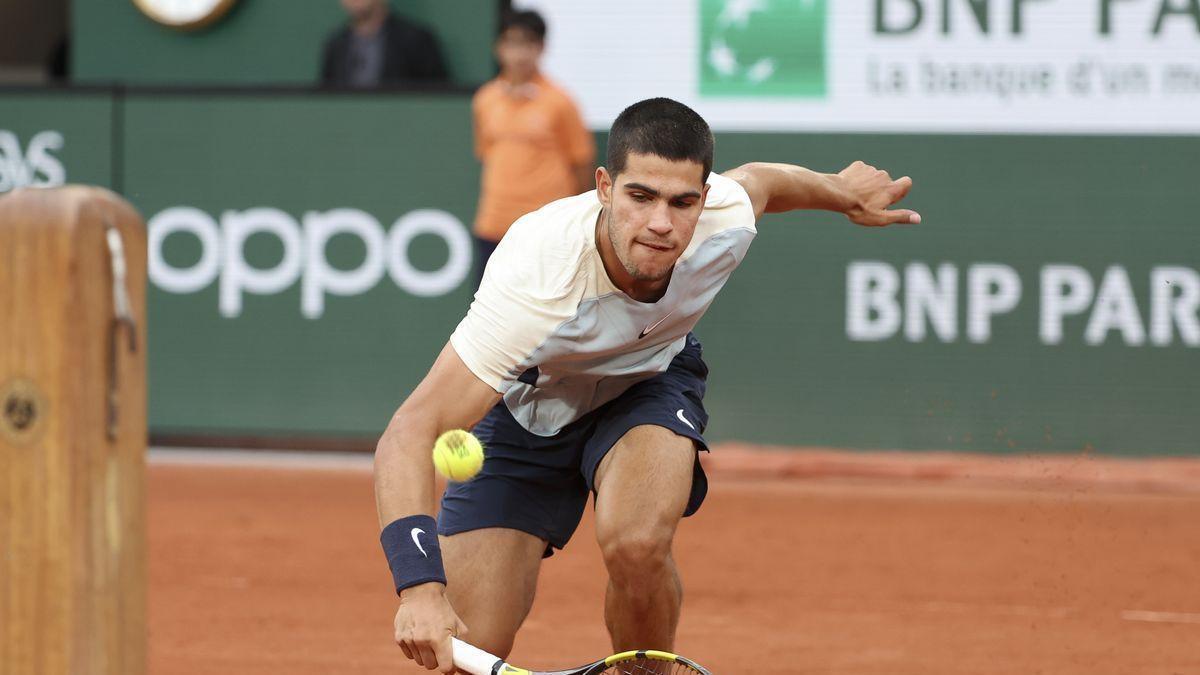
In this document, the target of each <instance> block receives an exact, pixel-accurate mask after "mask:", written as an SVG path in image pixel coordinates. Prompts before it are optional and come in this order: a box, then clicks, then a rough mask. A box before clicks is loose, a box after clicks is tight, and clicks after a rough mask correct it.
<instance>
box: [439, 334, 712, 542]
mask: <svg viewBox="0 0 1200 675" xmlns="http://www.w3.org/2000/svg"><path fill="white" fill-rule="evenodd" d="M707 377H708V366H706V365H705V364H704V360H703V358H701V347H700V341H699V340H697V339H696V338H695V337H694V336H693V335H691V334H688V336H687V342H686V344H685V346H684V348H683V351H681V352H679V354H677V355H676V356H675V358H674V359H673V360H672V361H671V364H670V366H668V368H667V370H666V371H665V372H663V373H660V374H658V375H655V376H654V377H652V378H650V379H648V380H643V381H641V382H638V383H637V384H635V385H633V386H632V387H630V388H629V389H627V390H626V391H625V392H624V393H623V394H621V395H620V396H618V397H617V398H615V399H613V400H612V401H609V402H608V403H606V404H604V405H603V406H601V407H599V408H597V409H596V410H593V411H592V412H590V413H588V414H587V415H584V416H583V417H581V418H579V419H578V420H576V421H574V422H572V423H571V424H569V425H567V426H566V427H564V428H563V429H562V431H560V432H558V434H556V435H554V436H551V437H545V436H538V435H536V434H533V433H530V432H529V431H526V430H525V428H524V427H522V426H521V425H520V424H518V423H517V421H516V420H515V419H513V416H512V414H510V413H509V412H508V408H507V407H506V406H505V405H504V402H503V401H501V402H500V403H499V404H498V405H496V407H495V408H492V410H491V412H489V413H488V414H487V416H486V417H484V418H483V419H482V420H481V421H480V422H479V424H477V425H475V429H474V433H475V435H476V436H478V437H479V440H480V441H481V442H482V443H483V446H484V448H485V452H486V453H487V460H486V461H485V462H484V463H483V470H482V471H481V472H480V473H479V475H477V476H475V478H472V479H471V480H469V481H467V482H465V483H451V484H450V485H449V487H447V488H446V493H445V495H443V497H442V510H441V513H440V514H439V515H438V532H439V533H441V534H443V535H452V534H458V533H459V532H466V531H468V530H478V529H481V528H485V527H506V528H511V529H515V530H521V531H523V532H528V533H530V534H532V535H534V536H536V537H539V538H541V539H545V540H546V541H548V542H549V546H547V547H546V555H547V556H549V555H551V554H552V553H553V549H555V548H562V547H564V546H566V545H567V541H569V540H570V539H571V535H572V534H573V533H574V532H575V528H576V527H578V525H579V520H580V518H582V517H583V509H584V507H585V506H586V505H587V499H588V493H589V492H595V489H596V486H595V476H596V468H597V467H599V466H600V460H602V459H604V455H606V454H607V453H608V451H609V449H610V448H612V447H613V446H614V445H616V443H617V441H619V440H620V439H621V437H622V436H624V435H625V433H626V432H628V431H629V430H630V429H632V428H634V427H636V426H641V425H645V424H652V425H655V426H660V427H664V428H667V429H670V430H671V431H674V432H675V433H677V434H679V435H680V436H686V437H687V438H690V439H692V440H693V441H695V442H696V447H697V448H698V449H700V450H708V445H707V443H705V441H704V436H702V435H701V434H702V433H703V431H704V427H705V426H707V425H708V413H707V412H705V410H704V389H705V380H706V378H707ZM707 493H708V479H707V478H705V476H704V470H703V469H702V468H701V467H700V460H699V458H697V459H696V464H695V469H694V470H693V473H692V491H691V495H690V497H689V498H688V505H687V509H686V510H685V512H684V514H683V515H685V516H690V515H692V514H693V513H695V512H696V511H697V510H698V509H699V508H700V504H701V503H702V502H703V501H704V495H705V494H707Z"/></svg>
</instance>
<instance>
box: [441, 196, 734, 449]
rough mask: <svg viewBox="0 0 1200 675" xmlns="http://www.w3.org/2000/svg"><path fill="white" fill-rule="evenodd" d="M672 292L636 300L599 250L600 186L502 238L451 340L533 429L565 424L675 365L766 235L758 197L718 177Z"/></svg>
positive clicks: (527, 219) (529, 218) (548, 430)
mask: <svg viewBox="0 0 1200 675" xmlns="http://www.w3.org/2000/svg"><path fill="white" fill-rule="evenodd" d="M708 183H709V186H710V187H709V190H708V196H707V198H706V199H705V202H704V210H703V211H702V212H701V215H700V221H699V223H698V224H697V225H696V232H695V234H694V235H693V237H692V241H691V242H690V243H689V245H688V247H687V249H686V250H685V251H684V253H683V255H682V256H680V258H679V260H678V261H676V263H675V271H674V272H673V273H672V276H671V282H670V284H669V285H668V287H667V292H666V294H665V295H664V296H663V297H662V298H661V299H659V300H658V301H657V302H653V303H646V302H638V301H636V300H634V299H632V298H630V297H629V296H628V295H626V294H625V293H624V292H623V291H621V290H620V289H619V288H617V287H616V286H614V285H613V283H612V281H611V280H610V279H609V277H608V273H607V272H605V270H604V263H603V262H602V261H601V259H600V252H599V251H598V250H597V249H596V218H597V216H599V214H600V209H601V205H600V200H599V199H598V198H597V196H596V192H595V191H594V190H593V191H591V192H587V193H584V194H581V195H578V196H576V197H568V198H566V199H560V200H558V201H556V202H552V203H550V204H548V205H546V206H544V207H542V208H541V209H539V210H537V211H535V212H533V213H530V214H528V215H526V216H524V217H522V218H521V219H520V220H518V221H517V222H516V223H515V224H513V226H512V229H510V230H509V231H508V233H507V234H506V235H505V236H504V239H503V240H502V241H501V242H500V245H499V246H498V247H497V248H496V252H495V253H494V254H493V255H492V257H491V260H490V261H489V262H488V265H487V269H486V271H485V272H484V276H483V283H482V284H481V286H480V288H479V292H478V293H476V294H475V301H474V302H472V303H471V308H470V310H469V311H468V312H467V316H466V318H464V319H463V320H462V322H461V323H459V324H458V328H457V329H455V331H454V334H453V335H451V337H450V343H451V345H453V347H454V350H455V352H457V353H458V355H459V357H460V358H461V359H462V360H463V362H464V363H465V364H466V365H467V367H468V368H470V370H471V372H473V373H474V374H475V375H476V376H478V377H479V379H481V380H483V381H484V382H485V383H487V384H488V385H489V386H491V387H492V388H493V389H495V390H496V391H497V392H499V393H501V394H503V395H504V403H505V405H507V406H508V409H509V411H510V412H511V413H512V415H513V417H514V418H515V419H516V420H517V421H518V422H519V423H520V424H521V426H523V427H524V428H525V429H527V430H528V431H530V432H532V433H534V434H537V435H539V436H553V435H554V434H556V433H558V431H559V430H560V429H562V428H563V427H564V426H566V425H567V424H570V423H571V422H573V421H575V420H576V419H578V418H579V417H581V416H583V415H584V414H586V413H588V412H590V411H592V410H594V409H596V408H598V407H600V406H601V405H603V404H605V403H607V402H609V401H611V400H612V399H614V398H616V397H617V396H619V395H620V394H621V393H622V392H624V391H625V390H626V389H628V388H629V387H630V386H632V385H633V384H635V383H637V382H639V381H641V380H644V379H647V378H649V377H653V376H654V375H656V374H658V373H661V372H663V371H665V370H666V369H667V366H668V365H669V364H670V363H671V359H673V358H674V357H675V355H676V354H678V353H679V352H680V351H681V350H682V349H683V346H684V340H685V338H686V336H687V334H688V332H689V331H691V330H692V328H693V327H694V326H695V325H696V322H697V321H699V320H700V317H702V316H703V315H704V312H705V311H706V310H707V309H708V306H709V305H710V304H712V301H713V299H714V298H715V297H716V295H717V292H718V291H720V290H721V287H722V286H724V285H725V282H726V280H728V279H729V275H730V274H731V273H732V272H733V270H734V269H735V268H736V267H737V266H738V264H740V263H741V262H742V259H743V258H744V257H745V255H746V251H747V250H748V249H749V247H750V242H751V241H752V240H753V239H754V235H755V234H757V230H756V229H755V227H754V209H753V207H752V206H751V205H750V197H749V195H747V194H746V190H745V189H744V188H742V186H741V185H740V184H739V183H738V182H737V181H734V180H732V179H730V178H726V177H724V176H721V175H719V174H711V175H710V176H709V179H708Z"/></svg>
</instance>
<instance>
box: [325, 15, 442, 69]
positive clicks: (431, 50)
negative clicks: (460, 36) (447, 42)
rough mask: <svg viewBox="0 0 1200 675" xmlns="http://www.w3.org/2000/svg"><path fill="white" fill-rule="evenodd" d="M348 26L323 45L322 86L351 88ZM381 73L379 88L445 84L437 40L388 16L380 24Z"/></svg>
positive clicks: (428, 32) (419, 28)
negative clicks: (420, 83)
mask: <svg viewBox="0 0 1200 675" xmlns="http://www.w3.org/2000/svg"><path fill="white" fill-rule="evenodd" d="M351 30H352V29H351V28H350V26H344V27H342V28H339V29H338V30H336V31H334V32H333V34H332V35H330V37H329V39H328V40H326V41H325V50H324V54H323V56H322V59H321V84H324V85H327V86H334V87H337V86H347V85H349V84H350V38H351ZM381 30H382V31H383V44H384V47H383V72H382V74H381V76H380V82H379V83H380V84H381V85H397V84H404V83H405V82H413V81H423V82H445V81H447V79H448V75H447V73H446V64H445V62H443V61H442V49H441V46H440V45H439V44H438V40H437V37H436V36H435V35H434V34H433V33H431V32H430V31H429V30H427V29H425V28H423V27H421V26H419V25H417V24H415V23H413V22H411V21H408V20H406V19H402V18H400V17H398V16H396V15H394V14H389V15H388V18H387V20H386V21H385V22H384V24H383V28H382V29H381Z"/></svg>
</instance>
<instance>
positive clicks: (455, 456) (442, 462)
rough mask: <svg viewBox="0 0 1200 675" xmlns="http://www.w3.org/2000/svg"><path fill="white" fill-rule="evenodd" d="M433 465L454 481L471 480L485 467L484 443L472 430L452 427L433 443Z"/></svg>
mask: <svg viewBox="0 0 1200 675" xmlns="http://www.w3.org/2000/svg"><path fill="white" fill-rule="evenodd" d="M433 466H434V467H435V468H436V469H437V471H438V473H440V474H442V475H443V476H445V477H446V478H449V479H450V480H452V481H455V482H459V483H461V482H463V481H466V480H470V479H471V478H472V477H474V476H475V474H477V473H479V470H480V469H482V468H483V445H482V444H481V443H480V442H479V439H478V438H475V436H473V435H472V434H471V432H469V431H463V430H462V429H451V430H450V431H447V432H446V433H444V434H442V435H441V436H438V439H437V442H435V443H434V444H433Z"/></svg>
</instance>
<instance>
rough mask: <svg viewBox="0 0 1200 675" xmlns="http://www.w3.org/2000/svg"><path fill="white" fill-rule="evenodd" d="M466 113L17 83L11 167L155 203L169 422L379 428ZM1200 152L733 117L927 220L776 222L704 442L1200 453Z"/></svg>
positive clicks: (463, 249)
mask: <svg viewBox="0 0 1200 675" xmlns="http://www.w3.org/2000/svg"><path fill="white" fill-rule="evenodd" d="M469 123H470V119H469V106H468V100H467V99H466V98H465V97H459V96H440V97H407V98H399V97H394V96H384V95H362V96H335V95H320V94H302V93H296V94H290V95H283V96H279V95H271V96H268V95H263V94H246V93H213V92H209V93H206V94H204V95H192V94H185V93H174V94H162V93H157V94H152V93H129V94H127V95H115V96H114V95H112V94H109V93H103V92H95V93H87V92H84V93H57V94H54V93H28V92H25V93H7V94H0V152H2V153H4V156H3V157H0V172H2V173H0V179H3V178H4V177H13V178H16V179H20V180H23V181H25V182H30V181H34V182H36V181H41V182H52V181H51V180H50V179H53V178H55V177H56V176H58V175H59V174H61V175H62V177H64V178H65V180H67V181H69V182H85V183H96V184H101V185H110V186H116V187H118V188H119V189H120V190H121V191H122V192H123V193H124V194H125V195H126V197H127V198H129V199H130V200H131V201H132V202H133V203H134V204H135V205H136V206H137V207H138V208H139V209H140V210H141V212H142V213H143V214H144V215H145V216H146V218H147V220H148V221H149V222H150V224H151V263H152V264H151V267H152V281H151V283H152V288H151V291H150V294H149V310H148V311H149V313H150V317H149V328H150V422H151V426H152V429H153V431H154V432H156V433H157V434H202V435H221V436H244V435H254V436H289V437H295V436H305V435H318V436H341V437H359V438H369V437H371V436H373V435H375V434H377V433H378V432H379V431H380V430H381V429H382V428H383V426H384V425H385V424H386V422H387V419H388V417H389V415H390V414H391V412H392V411H393V409H394V408H395V407H396V405H398V404H399V402H400V401H402V400H403V398H404V396H405V394H406V393H407V392H408V391H409V390H410V389H411V388H412V387H413V386H414V385H415V383H416V382H417V381H418V380H419V378H420V377H421V376H422V375H423V374H424V372H425V369H426V368H427V367H428V365H429V364H430V363H431V361H432V359H433V357H434V356H435V355H436V353H437V351H438V349H439V348H440V347H441V345H442V344H443V343H444V341H445V339H446V337H447V335H448V334H449V332H450V331H451V330H452V329H453V327H454V325H455V324H456V322H457V320H458V319H459V318H460V316H461V315H462V313H463V312H464V311H465V309H466V306H467V304H468V302H469V298H470V293H469V286H470V279H469V276H470V275H469V272H468V271H467V270H468V264H469V245H468V240H467V231H468V225H469V223H470V221H471V217H472V214H473V211H474V205H475V198H476V193H477V184H478V176H479V174H478V167H477V165H476V163H475V161H474V159H473V157H472V154H471V148H470V132H469V127H470V124H469ZM54 134H58V136H57V137H56V136H55V135H54ZM5 138H9V139H10V140H8V141H7V142H6V141H5ZM56 138H58V139H59V142H58V143H57V145H56V144H55V143H54V141H55V139H56ZM35 139H39V140H38V143H37V144H35V143H34V140H35ZM603 142H604V137H603V135H601V136H600V137H599V138H598V143H600V144H601V146H602V145H603ZM6 143H7V144H6ZM35 145H37V147H36V148H35V147H34V146H35ZM14 147H15V148H16V149H15V150H14V149H13V148H14ZM1196 157H1200V138H1197V137H1137V138H1133V137H1126V138H1119V137H1095V136H1086V137H1085V136H1067V137H1040V136H1039V137H1034V136H950V135H904V136H894V135H893V136H876V135H846V134H842V135H837V134H786V135H783V134H769V135H768V134H720V135H719V136H718V139H717V164H718V167H726V168H727V167H731V166H734V165H737V164H739V163H742V162H746V161H751V160H770V161H788V162H796V163H801V164H804V165H807V166H810V167H812V168H815V169H820V170H826V171H834V170H837V169H839V168H841V167H842V166H843V165H845V164H846V163H848V162H850V161H852V160H854V159H864V160H867V161H870V162H872V163H875V164H877V165H879V166H882V167H885V168H887V169H889V170H890V171H892V172H894V173H897V174H901V173H906V174H909V175H912V176H913V177H914V178H915V180H916V188H915V189H914V192H913V194H912V196H911V197H910V200H909V202H910V203H911V205H912V206H913V207H914V208H917V209H919V210H920V211H921V212H922V214H923V216H924V218H925V221H924V223H923V224H922V225H920V226H906V227H894V228H887V229H883V230H869V229H863V228H856V227H853V226H851V225H849V224H847V223H846V222H844V221H843V220H842V219H841V218H840V217H838V216H834V215H831V214H819V213H805V214H789V215H775V216H767V217H765V218H764V219H763V220H762V221H761V222H760V223H759V230H760V233H759V237H758V239H757V241H756V242H755V244H754V246H752V247H751V250H750V254H749V256H748V257H747V259H746V261H745V263H744V264H743V266H742V269H740V270H739V271H738V273H737V274H735V275H734V277H733V280H732V281H731V282H730V284H729V285H728V287H727V288H726V289H725V291H724V293H723V294H722V296H721V297H720V298H719V299H718V300H717V302H716V303H715V304H714V305H713V308H712V310H711V311H710V313H709V315H708V316H707V317H706V318H705V319H704V321H703V322H702V323H701V325H700V326H699V328H698V335H699V336H700V338H701V339H702V340H703V342H704V344H705V350H706V358H707V360H708V361H709V364H710V366H711V369H712V375H711V381H710V388H709V394H708V399H707V405H708V407H709V409H710V412H711V413H712V423H711V426H710V428H709V435H710V437H711V438H712V439H714V440H726V439H743V440H750V441H758V442H765V443H777V444H804V445H823V446H835V447H846V448H864V449H866V448H874V449H957V450H972V451H984V452H1046V451H1079V450H1092V451H1095V452H1100V453H1120V454H1189V453H1196V452H1197V451H1198V450H1200V447H1198V445H1197V441H1196V438H1197V435H1198V434H1197V432H1198V431H1200V421H1198V420H1200V414H1198V412H1200V387H1198V386H1197V385H1196V378H1197V376H1198V375H1200V313H1198V311H1200V273H1198V271H1197V268H1198V267H1200V222H1198V217H1197V216H1196V211H1195V209H1194V208H1192V206H1191V204H1190V202H1191V201H1192V200H1191V194H1192V192H1193V191H1194V189H1195V185H1194V184H1195V176H1196V172H1195V168H1194V162H1195V158H1196ZM33 160H37V161H33ZM55 163H57V164H58V165H59V166H58V169H56V168H55V167H54V166H53V164H55ZM18 165H19V168H13V167H18ZM35 165H36V166H35ZM31 167H32V168H31ZM11 182H13V181H11V180H10V183H11ZM0 185H3V182H2V180H0Z"/></svg>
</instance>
